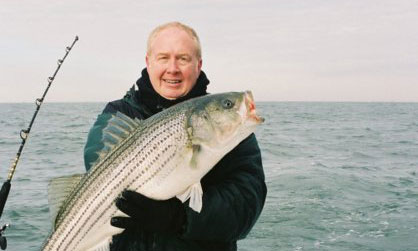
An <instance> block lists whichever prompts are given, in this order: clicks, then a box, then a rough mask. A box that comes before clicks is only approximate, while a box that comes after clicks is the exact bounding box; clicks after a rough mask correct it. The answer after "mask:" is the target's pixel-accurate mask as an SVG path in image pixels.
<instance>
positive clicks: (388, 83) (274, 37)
mask: <svg viewBox="0 0 418 251" xmlns="http://www.w3.org/2000/svg"><path fill="white" fill-rule="evenodd" d="M175 20H176V21H180V22H184V23H185V24H188V25H190V26H192V27H193V28H194V29H195V30H196V31H197V33H198V34H199V36H200V39H201V43H202V50H203V68H202V69H203V70H204V71H205V72H206V74H207V75H208V78H209V79H210V80H211V84H210V85H209V91H210V92H212V93H214V92H223V91H232V90H233V91H241V90H252V91H253V93H254V97H255V99H256V100H258V101H412V102H418V28H417V25H418V0H396V1H395V0H351V1H348V0H347V1H342V0H304V1H302V0H272V1H267V0H254V1H249V0H230V1H228V0H225V1H220V0H199V1H188V0H181V1H168V0H152V1H146V0H143V1H133V0H132V1H110V0H108V1H103V0H101V1H97V0H95V1H91V0H89V1H86V0H72V1H56V0H37V1H33V0H32V1H28V0H19V1H12V0H0V102H32V101H34V100H35V99H36V98H38V97H40V96H42V93H43V91H44V89H45V88H46V85H47V81H46V79H47V77H48V76H50V75H52V74H53V72H54V70H55V68H56V61H57V59H58V58H61V57H62V56H63V55H64V53H65V51H64V48H65V47H66V46H68V45H70V44H71V42H72V41H73V39H74V37H75V35H78V36H79V37H80V40H79V41H78V42H77V44H76V45H75V47H74V49H73V50H72V51H71V53H70V55H69V57H68V58H67V60H66V62H65V63H64V65H63V67H62V69H61V72H60V73H59V74H58V76H57V78H56V80H55V81H54V83H53V86H52V87H51V89H50V91H49V93H48V96H47V98H46V101H47V102H55V101H63V102H79V101H85V102H87V101H88V102H90V101H91V102H95V101H110V100H114V99H119V98H121V97H122V96H123V95H124V94H125V92H126V91H127V90H128V89H129V88H130V87H131V86H132V85H133V84H134V83H135V81H136V79H137V78H138V77H139V75H140V71H141V69H142V68H144V67H145V60H144V58H145V44H146V39H147V36H148V34H149V32H150V31H151V30H152V29H153V28H154V27H155V26H157V25H159V24H162V23H166V22H169V21H175Z"/></svg>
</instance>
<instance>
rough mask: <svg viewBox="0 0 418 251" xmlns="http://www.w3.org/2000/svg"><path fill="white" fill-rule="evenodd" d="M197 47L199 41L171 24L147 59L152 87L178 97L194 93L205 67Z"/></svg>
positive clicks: (157, 39) (153, 44) (159, 34)
mask: <svg viewBox="0 0 418 251" xmlns="http://www.w3.org/2000/svg"><path fill="white" fill-rule="evenodd" d="M196 50H197V49H196V43H195V41H194V40H193V39H192V38H191V37H190V35H188V34H187V33H186V32H185V31H184V30H182V29H179V28H177V27H169V28H166V29H164V30H162V31H160V32H159V33H158V34H157V36H156V37H155V38H154V41H153V42H152V44H151V45H150V54H149V55H148V54H147V56H146V58H145V60H146V63H147V71H148V75H149V77H150V80H151V84H152V87H153V88H154V90H155V91H156V92H157V93H158V94H160V95H161V96H163V97H164V98H166V99H177V98H179V97H183V96H185V95H186V94H187V93H189V92H190V90H191V89H192V88H193V86H194V85H195V84H196V80H197V78H198V77H199V74H200V69H201V68H202V60H201V59H199V58H198V57H197V54H196Z"/></svg>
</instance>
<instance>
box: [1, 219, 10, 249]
mask: <svg viewBox="0 0 418 251" xmlns="http://www.w3.org/2000/svg"><path fill="white" fill-rule="evenodd" d="M8 227H9V224H4V225H3V227H2V228H1V229H0V248H1V250H5V249H6V248H7V240H6V237H4V236H3V233H4V231H5V230H6V228H8Z"/></svg>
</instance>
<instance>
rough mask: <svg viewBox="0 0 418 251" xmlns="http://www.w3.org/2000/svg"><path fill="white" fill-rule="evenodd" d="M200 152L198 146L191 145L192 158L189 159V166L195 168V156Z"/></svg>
mask: <svg viewBox="0 0 418 251" xmlns="http://www.w3.org/2000/svg"><path fill="white" fill-rule="evenodd" d="M200 151H201V147H200V145H196V144H193V145H192V158H191V159H190V166H191V167H197V156H198V155H199V152H200Z"/></svg>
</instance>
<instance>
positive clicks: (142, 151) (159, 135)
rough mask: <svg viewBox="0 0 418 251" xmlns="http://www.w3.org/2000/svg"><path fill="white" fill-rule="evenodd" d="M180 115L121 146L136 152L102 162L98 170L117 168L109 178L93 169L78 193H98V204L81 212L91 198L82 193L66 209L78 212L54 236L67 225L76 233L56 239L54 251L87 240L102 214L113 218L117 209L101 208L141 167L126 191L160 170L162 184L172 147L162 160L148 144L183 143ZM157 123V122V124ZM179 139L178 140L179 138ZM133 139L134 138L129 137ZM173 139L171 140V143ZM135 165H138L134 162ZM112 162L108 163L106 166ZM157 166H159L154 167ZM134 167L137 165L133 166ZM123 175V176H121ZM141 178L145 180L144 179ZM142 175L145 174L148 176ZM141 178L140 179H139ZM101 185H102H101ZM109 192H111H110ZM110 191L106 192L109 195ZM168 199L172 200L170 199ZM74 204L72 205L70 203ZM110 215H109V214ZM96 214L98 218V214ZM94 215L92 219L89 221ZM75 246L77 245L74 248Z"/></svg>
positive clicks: (153, 145)
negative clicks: (145, 136)
mask: <svg viewBox="0 0 418 251" xmlns="http://www.w3.org/2000/svg"><path fill="white" fill-rule="evenodd" d="M184 118H185V117H184V115H183V116H179V117H176V118H174V119H171V120H169V121H168V122H164V123H162V124H164V125H161V124H159V125H157V126H156V128H155V129H157V130H156V131H151V132H149V131H150V130H145V131H142V132H140V133H141V134H144V135H147V134H148V133H149V135H150V137H147V139H148V140H147V141H144V140H143V139H142V138H141V137H138V139H137V140H136V141H133V143H132V144H130V143H129V142H125V146H126V148H134V149H135V148H136V149H139V150H138V151H136V152H135V151H131V154H130V155H127V154H121V155H119V156H118V157H116V158H112V156H109V158H108V159H106V161H104V162H102V163H101V165H100V166H103V167H104V166H106V165H108V166H119V168H116V169H115V170H114V171H113V172H112V174H110V173H109V172H106V171H105V170H101V169H102V168H98V169H96V172H93V173H92V177H91V179H90V181H89V182H86V183H85V186H82V187H81V188H80V190H82V189H87V190H92V191H100V190H101V192H96V195H97V196H95V197H96V198H98V197H101V198H102V200H100V201H99V202H98V203H97V200H92V201H90V202H89V203H88V205H87V207H84V210H81V209H82V207H83V205H85V204H84V203H86V201H87V198H89V197H91V195H90V194H89V193H85V194H84V196H81V197H80V198H79V200H78V202H79V203H75V205H71V204H70V205H69V207H71V206H73V207H75V208H76V209H77V211H79V213H78V214H76V215H73V216H72V217H70V218H69V221H67V222H65V223H63V224H64V227H62V228H61V229H62V230H61V229H60V226H61V224H60V223H61V222H59V223H58V224H57V225H58V228H57V230H56V231H57V232H58V233H60V232H62V231H64V229H65V228H67V227H68V226H69V225H71V230H73V229H78V231H77V234H76V235H72V236H71V235H70V234H69V233H71V232H73V231H69V232H68V233H67V234H66V235H60V234H58V236H60V237H61V238H59V239H57V241H60V242H61V245H59V246H58V248H63V250H67V249H68V248H69V246H70V245H71V244H72V243H80V242H81V241H82V240H83V237H84V236H87V235H88V233H89V231H90V230H91V229H93V228H94V225H95V224H96V223H99V221H98V219H100V218H101V217H103V215H104V214H110V215H112V214H114V213H115V212H116V211H117V208H116V207H115V206H114V205H113V203H110V205H111V206H107V207H104V205H106V200H107V199H108V198H115V194H116V196H117V195H118V194H120V193H121V192H122V191H123V190H124V189H126V187H125V186H123V187H122V186H121V182H119V180H120V179H122V180H123V179H127V178H128V177H131V174H133V173H134V171H135V170H137V168H138V167H140V166H141V164H143V165H142V166H143V167H145V168H144V169H145V170H142V171H140V172H137V173H138V174H137V175H136V176H135V178H134V179H131V181H130V182H129V185H128V187H127V189H132V190H138V189H140V188H141V187H142V186H144V185H146V184H147V183H148V182H150V181H152V179H153V178H155V177H156V176H157V175H158V173H159V172H161V171H162V170H164V175H162V177H159V180H158V181H157V182H156V183H157V184H158V183H161V180H163V179H164V178H165V177H166V176H167V175H168V173H170V172H171V171H172V170H173V168H175V166H171V168H166V164H167V163H170V162H169V161H170V158H172V157H173V156H174V154H175V151H176V150H177V149H175V147H174V146H175V145H174V144H169V145H165V146H164V148H163V150H162V151H161V152H162V154H166V155H167V152H169V151H170V150H171V153H170V154H169V155H167V157H169V158H168V159H164V158H161V157H164V155H163V156H161V154H159V153H158V152H157V151H156V150H157V146H156V144H155V143H154V144H151V142H155V141H157V142H159V143H160V144H161V145H163V144H164V142H166V141H170V140H171V141H172V140H176V141H179V140H180V142H181V141H184V140H186V137H185V135H184V133H182V132H184V130H181V127H182V126H183V124H184V123H185V120H184ZM160 123H161V122H160ZM148 128H150V129H154V127H153V126H150V127H148ZM179 135H181V137H179ZM132 138H134V137H132ZM172 138H174V139H172ZM126 151H128V152H129V150H127V149H118V150H117V151H115V153H114V155H116V156H117V155H118V152H126ZM137 161H138V162H137ZM109 162H112V163H109ZM156 162H159V163H156ZM133 163H137V164H133ZM122 174H123V175H122ZM144 174H145V177H144ZM146 174H149V175H148V176H147V175H146ZM142 177H143V179H141V178H142ZM93 180H99V182H95V183H93V182H92V181H93ZM103 184H105V185H103ZM110 189H111V190H110ZM103 190H104V191H106V195H104V196H103V193H104V192H103ZM109 190H110V191H109ZM170 197H172V196H170ZM74 202H76V201H74ZM99 212H101V213H99ZM109 212H110V213H109ZM98 213H99V214H98ZM94 215H96V217H93V216H94ZM65 216H66V214H63V215H62V217H60V218H65ZM60 230H61V231H60ZM64 243H67V245H66V246H65V247H62V245H64ZM76 245H77V244H76Z"/></svg>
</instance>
